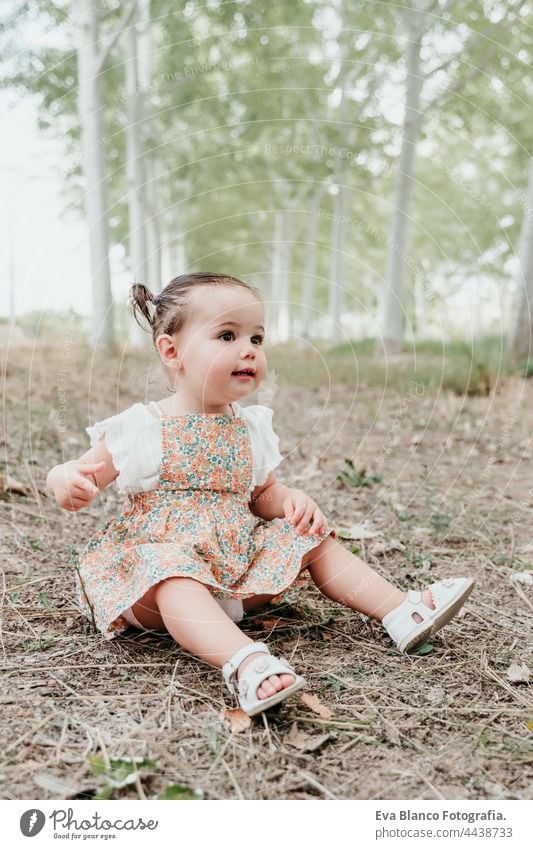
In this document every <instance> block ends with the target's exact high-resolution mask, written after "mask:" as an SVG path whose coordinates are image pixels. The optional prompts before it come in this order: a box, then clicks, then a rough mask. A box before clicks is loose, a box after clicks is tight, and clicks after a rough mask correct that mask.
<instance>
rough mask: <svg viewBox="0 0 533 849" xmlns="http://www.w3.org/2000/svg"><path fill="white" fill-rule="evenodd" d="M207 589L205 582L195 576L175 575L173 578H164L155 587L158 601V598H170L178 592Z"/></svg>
mask: <svg viewBox="0 0 533 849" xmlns="http://www.w3.org/2000/svg"><path fill="white" fill-rule="evenodd" d="M206 590H207V587H205V586H204V584H201V583H200V581H196V580H195V579H194V578H188V577H186V576H183V577H182V576H181V575H174V576H173V577H172V578H163V580H162V581H161V582H160V583H159V584H157V586H156V587H155V600H156V602H157V601H158V599H161V598H163V597H166V598H169V597H170V596H175V594H176V592H184V591H185V592H187V591H189V592H190V591H196V592H202V591H206Z"/></svg>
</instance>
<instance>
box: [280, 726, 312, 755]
mask: <svg viewBox="0 0 533 849" xmlns="http://www.w3.org/2000/svg"><path fill="white" fill-rule="evenodd" d="M308 740H309V734H306V733H305V731H300V729H299V728H298V723H297V722H293V723H292V725H291V730H290V731H289V733H288V734H286V735H285V743H287V745H288V746H294V748H295V749H302V750H303V749H305V746H306V745H307V742H308Z"/></svg>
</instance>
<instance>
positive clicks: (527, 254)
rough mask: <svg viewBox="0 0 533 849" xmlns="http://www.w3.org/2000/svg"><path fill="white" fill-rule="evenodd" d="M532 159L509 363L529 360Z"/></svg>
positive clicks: (532, 304) (532, 263) (532, 323)
mask: <svg viewBox="0 0 533 849" xmlns="http://www.w3.org/2000/svg"><path fill="white" fill-rule="evenodd" d="M532 343H533V158H532V159H531V160H530V163H529V177H528V186H527V201H526V205H525V209H524V217H523V218H522V227H521V230H520V239H519V242H518V270H517V273H516V294H515V300H514V308H513V315H512V318H511V326H510V329H509V337H508V341H507V355H508V359H509V362H510V364H516V363H517V362H519V361H520V360H530V359H532V357H533V351H532Z"/></svg>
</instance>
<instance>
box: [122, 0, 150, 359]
mask: <svg viewBox="0 0 533 849" xmlns="http://www.w3.org/2000/svg"><path fill="white" fill-rule="evenodd" d="M138 17H139V9H138V3H137V2H134V3H133V12H132V16H131V18H130V25H129V27H128V29H127V32H126V62H125V68H126V174H127V180H128V238H129V259H130V272H131V277H132V281H134V282H136V283H144V284H145V285H148V288H150V284H149V281H148V258H147V241H148V240H147V233H146V230H147V228H146V219H147V215H146V205H145V194H146V179H145V173H144V167H143V166H144V158H143V154H144V143H143V133H144V123H143V118H144V114H143V113H144V91H143V88H142V85H141V82H140V75H139V38H138V31H137V23H138ZM129 341H130V342H131V343H132V344H133V345H135V346H138V347H144V346H145V345H146V344H147V342H148V337H147V334H146V333H144V332H143V331H142V329H141V328H140V327H139V325H138V324H137V322H136V321H133V322H132V323H131V326H130V334H129Z"/></svg>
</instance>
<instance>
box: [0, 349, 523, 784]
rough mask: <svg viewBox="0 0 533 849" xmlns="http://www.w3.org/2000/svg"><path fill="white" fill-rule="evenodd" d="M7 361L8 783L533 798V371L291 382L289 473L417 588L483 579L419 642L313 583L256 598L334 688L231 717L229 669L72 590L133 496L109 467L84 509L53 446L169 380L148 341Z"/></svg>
mask: <svg viewBox="0 0 533 849" xmlns="http://www.w3.org/2000/svg"><path fill="white" fill-rule="evenodd" d="M0 362H1V374H2V385H3V394H4V410H3V416H2V423H3V426H4V427H5V433H4V434H3V439H2V442H1V447H2V451H1V453H0V473H1V474H2V475H3V477H2V478H1V479H0V480H2V481H3V486H2V487H1V488H0V489H3V490H4V491H3V492H0V517H1V525H0V527H1V546H2V555H3V556H2V565H3V577H2V583H1V585H0V598H1V603H0V604H1V610H0V613H1V623H0V650H1V652H2V657H1V665H2V691H1V696H0V702H1V705H2V710H1V718H0V723H1V726H0V727H1V733H2V739H3V740H4V746H3V747H2V755H1V760H2V763H1V764H0V796H1V798H4V799H39V798H40V799H75V798H80V799H81V798H91V797H94V796H96V795H98V794H99V797H100V798H104V797H106V796H109V797H111V798H130V799H131V798H141V799H144V798H150V799H153V798H182V799H184V798H204V799H227V798H231V799H241V798H243V799H310V798H327V799H441V798H444V799H530V798H531V797H532V795H533V698H532V693H531V683H528V671H529V670H531V669H533V656H532V655H533V640H532V621H533V617H532V612H533V607H532V600H533V593H532V590H533V585H532V583H531V576H533V539H532V534H531V527H532V516H533V479H532V474H531V470H532V465H531V459H532V455H533V444H532V438H531V434H532V433H533V381H531V380H530V381H527V380H522V379H520V378H510V379H507V380H501V381H499V382H498V383H497V385H496V386H495V387H493V388H492V390H491V392H490V394H488V395H486V396H485V397H464V396H460V395H455V394H451V393H447V392H438V391H433V390H432V391H431V392H430V391H429V390H427V389H424V387H423V386H422V385H418V384H411V385H410V386H409V388H408V391H406V392H403V393H402V392H399V391H397V390H392V389H389V388H385V389H384V388H383V387H375V386H374V387H372V386H365V385H364V382H361V383H360V385H359V386H358V387H357V391H355V389H354V387H353V386H352V385H349V384H344V385H343V384H335V383H334V384H333V385H331V386H328V387H326V386H325V387H324V388H323V389H321V388H318V389H310V388H303V387H302V386H299V387H298V386H290V385H289V384H288V383H287V381H285V380H280V381H279V383H280V385H279V387H278V388H277V391H276V394H275V397H274V398H273V400H272V401H271V406H272V407H273V408H274V410H275V416H274V425H275V429H276V430H277V432H278V434H279V435H280V438H281V442H280V449H281V451H282V453H283V455H284V457H285V458H286V459H285V461H284V463H283V464H282V465H281V466H280V467H279V469H278V472H277V474H278V478H279V479H280V480H282V481H283V482H284V483H287V484H288V485H292V486H297V487H299V488H302V489H305V490H306V491H307V492H308V493H309V494H310V495H311V496H312V497H313V498H315V499H316V500H317V501H318V503H319V504H320V506H321V507H322V509H323V510H324V512H325V513H326V515H327V516H328V518H329V520H330V521H331V522H332V523H333V524H334V526H335V527H336V528H337V529H339V530H341V531H343V532H349V534H350V535H351V538H348V537H347V536H346V537H345V538H344V539H343V540H342V544H343V545H345V546H346V547H347V548H349V549H353V550H354V551H356V552H359V554H360V556H361V557H363V559H366V560H367V561H368V562H370V563H371V565H372V566H373V567H374V568H375V569H376V570H377V571H378V572H379V573H380V574H382V575H386V576H387V577H388V578H390V579H391V580H393V581H395V582H396V583H397V584H398V585H399V586H400V587H401V588H402V589H407V588H409V587H413V588H416V589H418V588H420V587H422V586H423V585H424V584H426V583H428V582H432V581H435V580H438V579H440V578H444V577H447V576H457V575H472V576H473V577H475V579H476V587H475V589H474V592H473V594H472V595H471V597H470V599H469V602H468V603H467V604H466V606H465V607H464V608H463V610H462V611H461V614H460V615H459V616H458V617H457V618H456V619H455V620H454V621H453V622H452V623H450V624H449V625H448V626H447V627H446V628H445V629H444V630H443V631H441V632H440V633H439V634H438V635H436V636H435V637H434V638H433V639H432V640H431V641H430V643H429V644H428V645H427V646H425V647H424V649H423V651H421V652H419V653H416V654H411V655H404V654H400V653H399V652H398V651H397V650H396V649H395V648H394V647H393V646H392V643H391V641H390V639H389V638H388V636H387V634H386V632H385V630H384V629H383V627H382V626H381V625H380V623H379V622H377V621H375V620H371V619H369V618H367V617H364V616H362V615H360V614H358V613H356V612H353V611H350V610H348V609H346V608H344V607H341V606H339V605H337V604H335V603H333V602H331V601H329V600H328V599H326V598H325V597H323V596H322V595H321V594H320V593H319V592H318V590H317V589H316V588H314V587H312V586H310V587H309V588H304V589H302V590H299V591H297V592H296V591H295V592H294V596H291V597H290V598H289V601H287V602H285V603H284V604H280V605H270V606H269V607H267V608H264V609H263V610H261V611H260V612H259V613H257V614H256V615H252V616H250V617H247V619H246V620H245V622H244V625H243V629H244V630H245V631H246V633H248V634H250V636H252V638H254V639H265V640H267V641H268V643H269V645H270V647H271V650H272V651H273V652H274V653H276V654H278V655H282V656H284V657H286V658H287V659H288V660H290V661H291V662H292V663H293V664H294V665H295V667H296V669H297V670H298V671H299V672H301V673H302V674H304V675H305V676H306V678H307V681H308V686H307V690H306V692H307V693H309V694H312V695H314V696H317V697H318V699H319V707H318V708H316V707H315V709H313V708H312V707H311V706H310V705H309V704H308V703H306V702H305V701H302V700H301V699H300V697H299V694H298V695H295V696H294V697H293V698H292V699H289V700H287V701H286V702H284V703H282V704H281V705H279V706H277V707H276V708H274V709H272V710H270V711H269V712H268V713H266V714H263V715H260V716H259V717H256V718H254V719H253V720H252V722H251V724H250V727H249V728H247V729H245V730H243V731H240V732H238V733H236V732H232V731H231V730H230V727H229V725H228V723H227V722H226V721H225V720H224V718H223V716H222V711H223V709H224V708H225V707H231V706H232V702H231V697H230V696H229V694H228V693H227V691H226V689H225V686H224V683H223V680H222V676H221V675H220V673H219V672H218V671H217V670H215V669H213V668H212V667H209V666H207V665H206V664H204V663H202V662H201V661H199V660H196V659H195V658H193V657H191V656H190V655H188V654H187V652H185V651H184V650H182V649H181V648H180V647H179V646H178V645H177V644H176V643H174V642H173V641H172V640H171V639H170V638H168V639H167V638H164V637H158V636H154V635H152V634H143V633H140V632H138V631H136V630H135V629H129V630H128V631H127V632H126V634H125V635H124V636H122V637H119V638H117V639H115V640H112V641H108V640H106V639H104V638H103V637H102V636H101V635H100V634H98V633H95V632H94V631H93V630H92V627H91V625H90V624H89V623H88V622H87V621H86V620H85V619H83V618H82V617H81V615H80V612H79V611H78V609H77V608H76V604H75V589H74V563H75V562H76V552H77V551H79V550H80V549H81V548H82V546H83V545H84V544H85V541H86V540H87V538H88V536H90V534H91V533H92V532H93V531H94V530H95V529H96V528H97V527H98V526H100V524H103V522H104V521H105V520H106V519H107V518H108V517H109V516H110V515H113V514H114V513H115V512H117V511H118V509H119V506H120V504H121V503H122V497H120V496H117V494H116V492H115V489H114V487H113V486H112V487H110V488H109V489H107V490H106V491H105V492H104V493H103V494H102V495H101V496H100V497H99V498H98V499H97V500H96V501H95V502H94V503H93V504H92V505H91V507H90V508H89V509H87V510H85V511H81V512H78V513H69V512H67V511H63V510H61V509H60V508H58V507H57V505H56V504H55V502H54V501H53V500H52V499H51V498H50V497H48V496H47V495H46V491H45V480H46V475H47V472H48V470H49V469H50V468H51V466H53V465H55V464H56V463H58V462H63V461H64V460H67V459H72V458H75V457H77V456H79V455H80V454H82V453H83V452H84V451H85V450H86V449H87V448H88V447H89V442H88V437H87V435H86V433H85V430H84V428H85V427H86V426H87V425H88V424H89V423H92V422H93V421H96V420H99V419H101V418H104V417H106V416H108V415H112V414H113V413H115V412H118V411H120V410H122V409H124V408H125V407H127V406H129V405H130V404H131V403H133V402H134V401H137V400H143V401H144V400H149V399H150V398H156V399H158V398H163V397H166V396H167V395H168V394H169V393H168V391H167V390H166V389H165V386H164V383H162V381H161V377H160V374H159V371H158V369H157V367H156V363H155V360H152V362H151V365H150V367H146V366H145V365H143V364H142V363H143V362H145V361H143V360H142V359H141V358H140V357H138V356H137V355H136V354H131V355H128V356H120V357H118V356H117V357H116V358H102V359H101V360H98V359H97V360H93V359H92V357H91V354H90V352H89V350H88V349H87V348H83V347H80V348H78V347H76V345H75V344H74V343H73V342H72V340H71V343H70V344H69V345H62V346H59V347H57V348H54V347H52V346H45V345H42V344H35V345H29V346H28V345H26V346H24V347H22V346H21V347H20V348H18V347H14V346H11V347H9V348H4V350H3V351H1V350H0ZM361 373H362V374H363V375H364V364H363V366H362V369H361ZM334 377H335V375H333V378H334ZM346 459H350V460H351V461H352V463H353V467H349V464H348V463H347V462H346ZM343 471H344V472H351V474H352V477H351V483H350V481H347V480H346V479H345V480H344V482H343V481H342V480H340V479H339V478H338V475H339V474H340V473H341V472H343ZM6 475H9V476H10V479H11V478H13V479H14V480H15V481H18V482H19V483H20V484H22V485H23V486H24V487H25V489H26V492H27V494H25V495H24V494H22V493H19V492H16V491H13V489H16V488H17V487H16V484H13V482H12V481H11V480H10V479H9V480H7V479H6ZM517 670H518V671H517ZM328 709H329V710H328ZM317 710H318V711H319V712H317ZM128 758H132V759H138V760H134V761H133V763H134V764H135V766H132V762H129V761H128Z"/></svg>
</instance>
